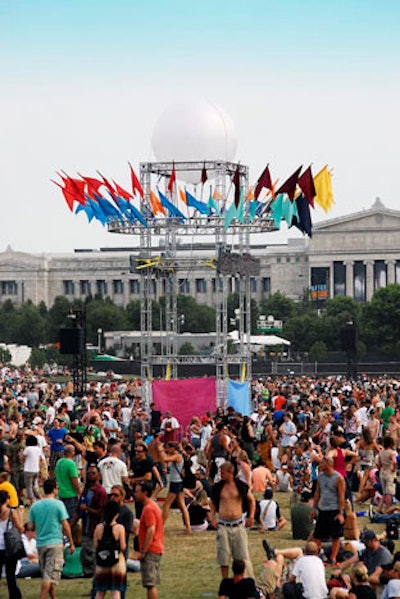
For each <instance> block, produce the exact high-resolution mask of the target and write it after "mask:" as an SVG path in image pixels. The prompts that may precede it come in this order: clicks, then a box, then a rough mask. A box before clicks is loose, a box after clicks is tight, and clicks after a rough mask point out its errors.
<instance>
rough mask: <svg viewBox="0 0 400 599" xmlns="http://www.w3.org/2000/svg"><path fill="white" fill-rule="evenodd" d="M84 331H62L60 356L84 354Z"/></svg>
mask: <svg viewBox="0 0 400 599" xmlns="http://www.w3.org/2000/svg"><path fill="white" fill-rule="evenodd" d="M83 333H84V331H83V329H60V354H76V355H80V354H83V352H84V351H85V346H84V335H83Z"/></svg>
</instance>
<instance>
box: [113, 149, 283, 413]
mask: <svg viewBox="0 0 400 599" xmlns="http://www.w3.org/2000/svg"><path fill="white" fill-rule="evenodd" d="M173 169H174V172H175V173H176V178H177V179H179V178H180V177H179V174H180V173H181V174H184V175H185V176H187V174H188V173H190V174H191V175H194V176H195V177H197V180H200V179H201V174H202V173H203V172H206V173H207V175H208V177H212V179H213V185H214V189H215V190H216V197H217V199H216V200H215V202H216V204H217V206H218V207H219V208H221V212H222V213H223V212H224V210H226V198H227V195H229V191H230V186H231V185H232V178H233V177H234V175H236V177H238V179H239V180H238V181H237V185H240V187H241V188H244V189H248V186H249V169H248V167H247V166H244V165H241V164H237V163H233V162H224V161H205V162H204V161H202V162H144V163H141V164H140V179H141V185H142V187H143V191H144V196H143V198H142V200H141V212H142V214H144V215H146V214H148V215H149V214H150V215H151V216H150V218H148V219H147V226H141V225H139V223H128V222H124V223H120V222H112V223H109V225H108V228H109V230H110V231H111V232H117V233H125V234H131V235H132V234H135V235H140V248H141V249H140V255H138V256H135V257H132V261H131V270H136V271H137V272H139V273H140V306H141V310H140V328H141V379H142V385H143V388H144V390H145V394H146V399H147V400H149V399H150V395H151V385H150V382H151V380H152V378H153V368H154V366H155V365H163V366H164V367H165V369H166V372H167V375H168V377H169V378H177V376H178V367H179V365H180V364H194V365H196V364H204V363H205V359H207V360H208V362H209V363H210V364H215V376H216V381H217V404H218V405H223V404H224V403H225V402H226V400H227V379H228V377H229V366H230V365H232V364H235V365H237V366H236V368H238V369H239V373H240V377H241V380H247V381H248V382H251V349H250V333H251V310H250V308H251V294H250V291H251V290H250V279H251V277H252V276H257V274H259V266H260V265H259V261H257V260H256V259H254V258H252V256H251V254H250V249H251V248H250V235H251V234H252V233H263V232H268V231H273V230H275V226H274V223H273V221H272V220H271V219H270V218H268V217H265V216H263V218H257V219H254V220H250V219H247V220H246V219H244V220H243V222H240V221H239V220H236V221H234V222H233V223H232V224H230V226H229V227H228V228H227V229H226V228H225V219H224V218H223V217H221V216H220V215H218V214H216V213H214V214H213V215H202V214H198V212H197V211H193V214H192V215H190V216H189V215H188V217H187V218H186V217H185V219H182V218H181V217H179V216H177V217H171V216H168V217H162V218H159V217H157V218H156V219H155V218H154V217H153V213H152V212H150V211H149V207H150V206H151V202H150V192H151V189H155V188H156V186H157V185H158V184H159V182H161V181H163V182H165V183H166V182H167V181H168V180H169V178H170V175H171V172H172V171H173ZM218 198H221V199H218ZM175 204H176V202H175ZM160 236H161V237H163V238H164V240H165V247H164V251H163V252H162V253H161V254H160V248H159V247H158V246H157V245H156V243H155V242H156V240H158V239H159V238H160ZM178 236H179V237H181V236H191V237H194V238H197V237H202V236H212V238H213V241H214V245H215V250H214V255H213V256H210V257H209V258H207V259H205V260H202V259H199V258H198V257H189V258H187V257H186V258H185V257H183V258H182V257H180V256H179V245H178V243H177V241H178ZM232 249H233V250H234V251H232ZM188 268H196V269H199V268H204V269H210V268H212V269H213V270H214V272H215V278H216V282H215V295H214V297H215V306H214V307H215V313H216V318H215V332H216V342H215V349H214V352H213V354H212V355H210V356H207V358H206V357H205V356H204V355H202V356H197V355H191V356H188V355H179V353H178V338H179V325H180V323H179V318H178V310H177V297H178V273H179V272H182V270H184V269H186V270H188ZM232 277H234V278H235V279H236V285H235V288H236V290H237V291H238V296H239V307H238V310H237V311H236V321H237V322H236V323H235V324H236V328H237V329H238V332H239V343H238V348H237V349H238V351H237V353H232V352H231V351H230V348H229V345H228V325H229V323H228V296H229V293H230V286H229V283H230V279H231V278H232ZM155 278H158V279H161V280H162V281H163V282H162V288H163V289H164V290H165V318H164V321H163V325H164V327H165V336H164V338H162V339H164V340H162V341H161V344H160V345H159V346H158V347H157V346H156V345H155V344H154V343H153V338H152V328H153V327H152V313H153V310H152V304H153V297H154V293H153V280H154V279H155ZM160 329H161V323H160Z"/></svg>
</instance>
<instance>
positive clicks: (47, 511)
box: [29, 499, 69, 547]
mask: <svg viewBox="0 0 400 599" xmlns="http://www.w3.org/2000/svg"><path fill="white" fill-rule="evenodd" d="M68 517H69V516H68V512H67V510H66V507H65V505H64V504H63V502H62V501H60V500H59V499H41V500H40V501H37V502H36V503H34V504H33V505H32V507H31V509H30V510H29V522H33V524H34V525H35V530H36V545H37V546H38V547H45V546H47V545H62V544H63V532H62V526H61V522H62V521H63V520H68Z"/></svg>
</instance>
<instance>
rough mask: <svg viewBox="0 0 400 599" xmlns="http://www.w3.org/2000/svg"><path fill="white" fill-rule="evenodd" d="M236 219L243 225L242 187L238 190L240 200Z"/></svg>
mask: <svg viewBox="0 0 400 599" xmlns="http://www.w3.org/2000/svg"><path fill="white" fill-rule="evenodd" d="M237 218H238V220H239V222H241V223H242V224H243V223H244V187H241V188H240V199H239V205H238V207H237Z"/></svg>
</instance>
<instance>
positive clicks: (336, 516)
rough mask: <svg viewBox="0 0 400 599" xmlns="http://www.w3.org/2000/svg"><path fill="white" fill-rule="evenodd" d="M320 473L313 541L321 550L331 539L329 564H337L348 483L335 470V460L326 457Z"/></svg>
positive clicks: (316, 495) (315, 497) (313, 513)
mask: <svg viewBox="0 0 400 599" xmlns="http://www.w3.org/2000/svg"><path fill="white" fill-rule="evenodd" d="M319 471H320V473H319V475H318V480H317V488H316V491H315V495H314V509H313V510H312V511H311V514H310V515H311V517H312V518H313V517H314V516H315V508H318V516H317V522H316V525H315V530H314V534H313V538H312V539H311V540H313V541H315V542H316V543H317V545H318V547H319V548H320V547H321V545H322V540H323V539H331V540H332V552H331V557H330V560H329V562H330V563H331V564H335V563H336V558H337V554H338V552H339V548H340V537H341V536H342V535H343V524H344V507H345V488H346V483H345V480H344V478H343V476H342V475H341V474H339V472H337V471H336V470H334V468H333V458H330V457H327V456H324V457H323V458H322V462H321V464H320V466H319Z"/></svg>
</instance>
